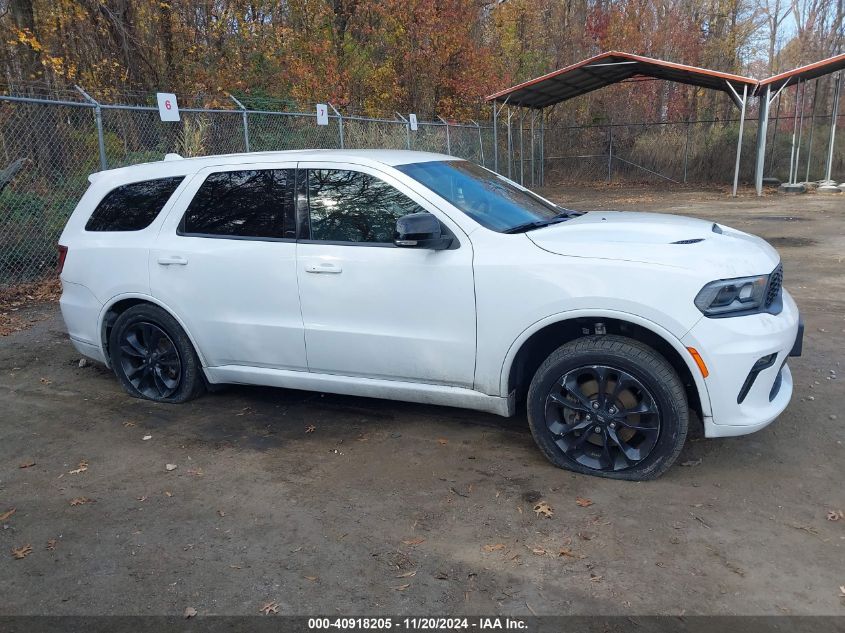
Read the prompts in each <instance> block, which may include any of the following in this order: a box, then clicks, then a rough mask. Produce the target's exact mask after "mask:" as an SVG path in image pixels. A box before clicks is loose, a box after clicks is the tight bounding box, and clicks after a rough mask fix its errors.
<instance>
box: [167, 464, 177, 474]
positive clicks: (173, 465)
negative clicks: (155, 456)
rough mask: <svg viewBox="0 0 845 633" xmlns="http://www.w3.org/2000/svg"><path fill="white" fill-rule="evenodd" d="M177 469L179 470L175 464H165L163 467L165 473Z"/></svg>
mask: <svg viewBox="0 0 845 633" xmlns="http://www.w3.org/2000/svg"><path fill="white" fill-rule="evenodd" d="M177 468H179V467H178V466H177V465H176V464H165V465H164V469H165V470H166V471H167V472H170V471H171V470H176V469H177Z"/></svg>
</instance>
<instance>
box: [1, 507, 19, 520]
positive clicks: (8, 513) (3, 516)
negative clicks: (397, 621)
mask: <svg viewBox="0 0 845 633" xmlns="http://www.w3.org/2000/svg"><path fill="white" fill-rule="evenodd" d="M15 512H17V508H11V509H10V510H6V511H5V512H4V513H3V514H0V523H3V522H4V521H6V520H7V519H9V518H10V517H11V516H12V515H13V514H14V513H15Z"/></svg>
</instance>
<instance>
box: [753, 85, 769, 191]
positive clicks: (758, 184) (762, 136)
mask: <svg viewBox="0 0 845 633" xmlns="http://www.w3.org/2000/svg"><path fill="white" fill-rule="evenodd" d="M771 94H772V89H771V88H769V86H766V91H765V92H764V93H763V94H761V95H760V96H759V98H758V100H759V101H760V115H759V117H758V118H757V161H756V165H754V188H755V189H756V190H757V195H758V196H762V195H763V169H764V168H765V162H766V134H767V133H768V130H767V128H768V125H769V105H771V103H772V102H771V99H770V97H771Z"/></svg>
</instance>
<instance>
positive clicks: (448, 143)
mask: <svg viewBox="0 0 845 633" xmlns="http://www.w3.org/2000/svg"><path fill="white" fill-rule="evenodd" d="M437 118H438V119H440V120H441V121H443V123H444V124H445V125H446V153H447V154H449V156H451V155H452V139H450V138H449V122H448V121H447V120H446V119H444V118H443V117H442V116H438V117H437Z"/></svg>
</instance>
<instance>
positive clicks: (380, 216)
mask: <svg viewBox="0 0 845 633" xmlns="http://www.w3.org/2000/svg"><path fill="white" fill-rule="evenodd" d="M307 193H308V203H309V208H310V222H311V239H312V240H323V241H329V242H370V243H382V244H383V243H393V234H394V231H395V228H396V220H397V219H399V218H401V217H402V216H404V215H408V214H411V213H419V212H421V211H425V209H423V208H422V207H420V206H419V205H418V204H417V203H416V202H414V201H413V200H411V199H410V198H408V197H407V196H406V195H405V194H403V193H401V192H400V191H398V190H397V189H396V188H395V187H393V186H391V185H389V184H387V183H386V182H384V181H383V180H380V179H378V178H376V177H375V176H371V175H369V174H364V173H361V172H357V171H349V170H341V169H309V170H308V180H307Z"/></svg>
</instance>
